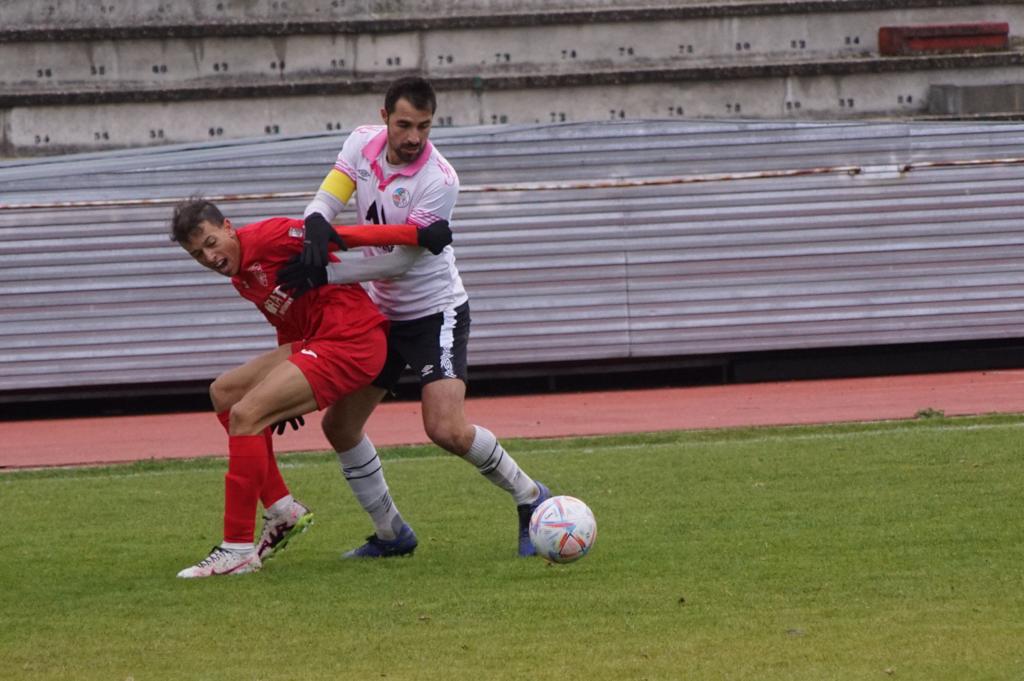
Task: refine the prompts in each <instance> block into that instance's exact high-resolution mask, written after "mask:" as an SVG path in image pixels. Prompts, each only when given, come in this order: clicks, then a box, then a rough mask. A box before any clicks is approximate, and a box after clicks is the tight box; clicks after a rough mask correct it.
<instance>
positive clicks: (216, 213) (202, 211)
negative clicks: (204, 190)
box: [171, 196, 224, 244]
mask: <svg viewBox="0 0 1024 681" xmlns="http://www.w3.org/2000/svg"><path fill="white" fill-rule="evenodd" d="M203 222H210V223H211V224H214V225H223V224H224V214H223V213H221V212H220V209H219V208H217V206H215V205H213V204H212V203H210V202H209V201H207V200H206V199H204V198H203V197H201V196H190V197H188V198H187V199H185V200H184V201H182V202H181V203H179V204H178V205H176V206H175V207H174V217H172V218H171V241H176V242H178V243H179V244H183V243H185V242H186V241H188V240H189V238H190V237H191V236H192V234H193V233H195V232H196V231H198V230H199V225H201V224H202V223H203Z"/></svg>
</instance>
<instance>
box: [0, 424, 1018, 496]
mask: <svg viewBox="0 0 1024 681" xmlns="http://www.w3.org/2000/svg"><path fill="white" fill-rule="evenodd" d="M882 423H884V422H882ZM790 427H791V428H803V427H806V426H790ZM1022 428H1024V421H1021V422H1018V423H973V424H963V425H958V424H935V425H934V426H932V427H930V428H929V427H921V426H917V427H905V426H904V427H896V428H883V429H879V430H851V431H848V432H843V433H804V434H801V435H797V434H792V435H787V434H785V433H781V434H777V435H763V436H756V437H723V438H721V439H717V440H699V441H687V440H685V439H683V440H677V441H673V442H655V443H651V444H628V445H608V446H604V447H602V446H599V447H584V448H582V449H580V450H576V451H581V452H583V453H584V454H597V453H604V452H620V451H629V452H636V451H651V450H662V449H668V448H673V449H699V448H702V447H720V446H723V445H757V444H764V443H774V442H792V441H794V440H799V441H814V440H822V441H839V440H848V439H851V438H861V437H876V436H882V435H892V434H903V433H921V432H929V433H935V432H957V433H960V432H970V431H990V430H1017V429H1022ZM700 432H702V431H690V433H700ZM703 432H707V431H703ZM612 437H614V436H612ZM567 451H568V450H567V448H566V447H565V446H557V447H546V448H542V449H531V450H529V451H527V452H523V453H522V454H529V455H531V456H532V455H534V454H541V455H546V456H554V455H557V454H563V453H566V452H567ZM520 456H521V455H520ZM452 459H454V457H453V456H452V455H451V454H437V455H431V456H410V457H400V458H397V459H395V458H390V457H387V456H385V457H384V461H385V462H386V463H387V465H388V466H394V465H397V464H407V463H415V462H420V461H440V460H452ZM201 460H206V459H201ZM322 465H324V464H323V462H317V461H280V460H279V461H278V466H279V467H280V468H282V469H286V470H295V469H301V468H309V467H312V466H322ZM72 470H75V469H72ZM12 472H14V471H12ZM182 473H192V474H207V473H213V474H217V475H220V474H222V473H223V471H222V470H220V469H214V468H200V469H189V468H181V469H174V470H158V471H140V472H137V473H122V474H117V473H114V474H104V475H89V476H82V477H81V479H82V480H97V479H100V480H102V479H122V478H124V479H131V478H144V477H151V476H152V477H156V476H162V475H180V474H182ZM16 478H17V476H4V475H2V474H0V482H3V483H5V484H11V483H13V482H15V480H16ZM76 479H78V478H77V477H67V478H64V477H59V476H55V477H41V478H32V480H33V481H43V480H50V481H61V482H67V481H74V480H76ZM19 482H20V480H19Z"/></svg>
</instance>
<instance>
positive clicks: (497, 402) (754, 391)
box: [0, 370, 1024, 468]
mask: <svg viewBox="0 0 1024 681" xmlns="http://www.w3.org/2000/svg"><path fill="white" fill-rule="evenodd" d="M922 409H935V410H940V411H943V412H945V414H946V415H947V416H959V415H967V414H983V413H991V412H1003V413H1020V412H1024V370H1005V371H984V372H960V373H948V374H925V375H912V376H889V377H880V378H854V379H838V380H818V381H792V382H780V383H757V384H747V385H726V386H706V387H696V388H667V389H658V390H630V391H622V392H612V391H607V392H585V393H571V394H556V395H536V396H523V397H493V398H476V399H470V400H469V401H468V403H467V405H466V411H467V413H468V415H469V418H470V420H471V421H472V422H475V423H479V424H481V425H485V426H486V427H487V428H489V429H491V430H492V431H494V432H495V433H496V434H497V435H498V437H499V438H506V439H507V438H513V437H525V438H539V437H564V436H573V435H606V434H613V433H631V432H648V431H659V430H685V429H697V428H730V427H739V426H767V425H789V424H809V423H831V422H836V421H877V420H887V419H909V418H913V417H914V415H915V414H917V412H919V411H920V410H922ZM420 418H421V417H420V408H419V404H418V403H414V402H392V403H386V404H383V405H381V406H380V407H379V408H378V409H377V411H376V412H374V415H373V417H372V418H371V419H370V423H369V425H368V428H367V432H368V433H369V435H370V437H371V439H373V441H374V442H375V443H376V444H377V445H397V444H416V443H424V442H426V441H427V439H426V437H425V436H424V434H423V426H422V423H421V420H420ZM0 443H2V445H0V446H2V450H0V468H26V467H40V466H74V465H84V464H100V463H119V462H128V461H136V460H141V459H150V458H153V459H164V458H189V457H196V456H215V455H224V454H225V453H226V447H227V442H226V439H225V436H224V431H223V430H222V429H221V427H220V424H219V423H218V422H217V419H216V418H215V417H214V415H213V414H212V413H206V412H203V413H186V414H162V415H158V416H115V417H100V418H86V419H66V420H40V421H12V422H0ZM275 449H276V450H277V451H278V452H290V451H309V450H326V449H328V445H327V441H326V440H325V439H324V436H323V434H322V433H321V432H320V417H319V415H318V414H312V415H310V416H307V417H306V426H305V428H302V429H301V430H299V431H296V432H293V431H291V430H288V431H287V432H286V433H285V434H284V435H282V436H280V437H276V438H275Z"/></svg>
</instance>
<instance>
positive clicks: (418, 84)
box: [384, 76, 437, 114]
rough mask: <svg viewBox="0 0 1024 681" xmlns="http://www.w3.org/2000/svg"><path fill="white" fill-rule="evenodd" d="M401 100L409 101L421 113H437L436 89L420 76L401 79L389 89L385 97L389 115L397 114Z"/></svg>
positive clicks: (385, 105) (386, 109) (385, 107)
mask: <svg viewBox="0 0 1024 681" xmlns="http://www.w3.org/2000/svg"><path fill="white" fill-rule="evenodd" d="M400 99H407V100H409V103H410V104H412V105H413V106H414V107H415V108H416V109H418V110H420V111H426V110H428V109H429V110H430V113H431V114H433V113H434V112H435V111H437V97H436V96H435V95H434V88H433V86H432V85H431V84H430V81H429V80H427V79H426V78H420V77H419V76H406V77H404V78H399V79H398V80H396V81H395V82H393V83H392V84H391V87H389V88H388V93H387V94H386V95H384V110H385V111H387V112H388V113H389V114H393V113H395V104H397V103H398V100H400Z"/></svg>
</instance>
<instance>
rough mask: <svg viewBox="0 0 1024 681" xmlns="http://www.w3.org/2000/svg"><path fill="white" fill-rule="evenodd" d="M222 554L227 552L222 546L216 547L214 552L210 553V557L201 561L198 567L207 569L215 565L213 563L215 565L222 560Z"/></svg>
mask: <svg viewBox="0 0 1024 681" xmlns="http://www.w3.org/2000/svg"><path fill="white" fill-rule="evenodd" d="M222 553H227V551H225V550H224V549H223V548H222V547H220V546H214V547H213V550H212V551H210V555H208V556H207V557H206V558H203V559H202V560H201V561H199V565H198V566H197V567H207V566H208V565H213V563H215V562H216V561H217V559H218V558H220V555H221V554H222Z"/></svg>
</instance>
